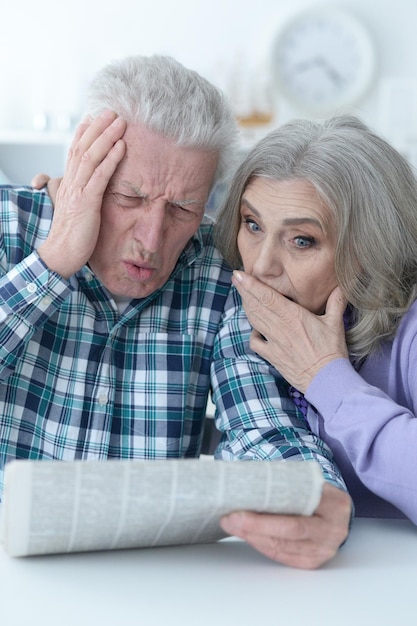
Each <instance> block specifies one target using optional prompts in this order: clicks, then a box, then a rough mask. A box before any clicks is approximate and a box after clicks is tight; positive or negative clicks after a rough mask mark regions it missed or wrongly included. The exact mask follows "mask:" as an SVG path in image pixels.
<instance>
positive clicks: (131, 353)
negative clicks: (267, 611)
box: [0, 187, 342, 497]
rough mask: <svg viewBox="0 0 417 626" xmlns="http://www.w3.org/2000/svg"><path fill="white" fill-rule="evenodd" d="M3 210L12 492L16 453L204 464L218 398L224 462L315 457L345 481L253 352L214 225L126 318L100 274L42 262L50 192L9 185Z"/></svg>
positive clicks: (2, 405)
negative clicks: (210, 415)
mask: <svg viewBox="0 0 417 626" xmlns="http://www.w3.org/2000/svg"><path fill="white" fill-rule="evenodd" d="M0 206H1V215H2V219H1V234H0V236H1V242H0V272H1V278H0V497H1V493H2V489H3V486H2V479H3V468H4V464H5V463H7V462H8V461H9V460H11V459H14V458H30V459H42V458H43V459H66V460H71V459H107V458H131V459H133V458H141V459H143V458H145V459H160V458H176V457H195V456H198V455H199V453H200V448H201V443H202V435H203V425H204V419H205V409H206V402H207V397H208V393H209V391H210V389H212V393H213V401H214V402H215V404H216V407H217V411H216V424H217V426H218V428H219V429H220V430H221V431H222V433H223V436H222V440H221V442H220V444H219V447H218V449H217V451H216V456H217V457H218V458H224V459H294V460H302V459H313V458H315V459H317V460H319V461H320V463H321V464H322V467H323V471H324V474H325V476H326V478H327V479H328V480H330V481H332V482H334V483H335V484H338V485H339V486H341V485H342V482H341V479H340V476H339V474H338V471H337V469H336V468H335V467H334V464H333V461H332V457H331V454H330V451H329V450H328V449H327V448H326V446H325V445H324V444H323V443H322V442H321V441H320V440H319V439H318V438H317V437H316V436H315V435H313V434H312V433H311V432H310V431H309V429H308V427H307V425H306V422H305V421H304V419H303V417H302V416H301V414H300V413H299V412H298V409H296V407H295V406H294V404H293V402H292V401H291V399H290V398H289V395H288V387H287V385H286V383H284V381H283V380H282V378H281V377H280V376H278V375H277V372H276V371H275V370H273V368H271V367H270V366H268V364H266V363H265V362H264V361H263V360H261V359H259V358H258V357H257V356H256V355H255V354H254V353H253V352H251V351H250V349H249V345H248V341H249V334H250V327H249V324H248V322H247V320H246V317H245V315H244V314H243V312H242V310H241V307H240V303H239V296H238V294H237V293H236V291H235V289H234V288H233V287H231V281H230V279H231V271H230V268H229V267H228V266H227V265H226V264H225V262H224V261H223V260H222V258H221V257H220V255H219V253H218V252H217V250H216V249H215V247H214V246H213V242H212V224H211V223H210V222H209V221H207V222H206V221H205V222H204V223H203V224H202V226H201V228H200V229H199V231H198V233H197V234H196V235H195V237H193V238H192V240H190V242H189V244H188V245H187V247H186V249H185V250H184V252H183V253H182V255H181V257H180V259H179V260H178V263H177V265H176V267H175V269H174V271H173V272H172V275H171V277H170V279H169V280H168V282H167V283H166V284H165V285H164V286H163V287H162V288H161V289H160V290H158V291H157V292H155V293H154V294H152V295H151V296H149V297H147V298H144V299H141V300H133V301H132V302H131V303H130V304H129V305H128V307H127V309H126V310H125V311H124V312H123V313H122V314H120V313H119V311H118V308H117V305H116V303H115V302H114V300H113V299H112V297H111V296H110V294H109V293H108V292H107V291H106V289H105V288H104V287H103V285H102V284H101V283H100V282H99V281H98V280H97V279H96V278H95V276H94V274H93V273H92V272H91V270H90V269H89V268H88V267H87V266H86V267H84V268H83V269H82V270H80V271H79V272H77V274H76V275H74V276H72V277H71V279H70V280H65V279H63V278H62V277H61V276H59V275H58V274H56V273H54V272H51V271H49V270H48V268H47V267H46V266H45V265H44V263H43V262H42V261H41V260H40V258H39V255H38V254H37V252H36V250H37V248H38V247H39V245H40V244H41V242H42V241H44V239H45V237H46V236H47V233H48V231H49V228H50V223H51V219H52V205H51V202H50V199H49V197H48V195H47V194H46V193H45V192H44V191H33V190H32V189H30V188H28V187H25V188H23V187H21V188H13V187H0Z"/></svg>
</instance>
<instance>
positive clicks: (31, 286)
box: [26, 283, 38, 293]
mask: <svg viewBox="0 0 417 626" xmlns="http://www.w3.org/2000/svg"><path fill="white" fill-rule="evenodd" d="M26 289H27V290H28V292H29V293H35V291H37V289H38V287H37V286H36V283H28V284H27V285H26Z"/></svg>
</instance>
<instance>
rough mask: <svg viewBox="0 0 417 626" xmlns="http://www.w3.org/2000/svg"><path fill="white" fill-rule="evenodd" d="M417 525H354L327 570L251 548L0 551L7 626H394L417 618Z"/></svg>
mask: <svg viewBox="0 0 417 626" xmlns="http://www.w3.org/2000/svg"><path fill="white" fill-rule="evenodd" d="M416 580H417V528H416V527H415V526H414V525H413V524H411V522H407V521H403V520H368V519H357V520H355V522H354V525H353V529H352V531H351V535H350V537H349V540H348V542H347V543H346V544H345V545H344V546H343V547H342V548H341V550H340V552H339V554H338V555H337V556H336V557H335V558H334V559H333V560H332V561H331V562H330V563H328V564H327V565H326V566H325V567H323V568H321V569H319V570H315V571H305V570H296V569H292V568H288V567H285V566H281V565H279V564H277V563H274V562H272V561H270V560H268V559H266V558H265V557H263V556H262V555H261V554H258V553H257V552H255V551H254V550H253V549H252V548H250V547H249V546H248V545H247V544H245V543H243V542H241V541H238V540H234V539H230V540H225V541H221V542H219V543H217V544H209V545H198V546H181V547H168V548H166V547H165V548H151V549H142V550H140V549H139V550H125V551H109V552H96V553H83V554H68V555H63V556H44V557H29V558H20V559H13V558H10V557H8V556H7V555H6V554H5V553H4V551H3V549H2V548H1V546H0V581H1V582H0V619H1V624H2V626H24V625H25V624H28V625H29V624H30V626H38V625H39V626H40V625H42V626H52V625H53V626H56V625H57V624H59V626H67V625H68V626H70V625H71V626H87V625H89V626H96V625H97V626H107V625H110V624H111V625H112V626H124V625H127V624H129V625H130V624H140V625H141V626H142V625H143V626H163V625H164V624H169V625H170V626H177V625H178V626H179V625H181V626H188V625H190V626H191V625H192V626H205V625H206V624H207V625H208V624H210V625H211V624H216V625H219V626H223V625H225V624H227V625H230V626H244V625H246V624H248V625H249V624H250V625H251V626H253V625H254V624H265V626H266V625H267V624H273V625H275V624H277V625H281V624H289V625H291V626H294V625H295V626H319V625H320V626H325V625H326V624H327V623H332V624H335V625H336V626H348V625H349V626H396V625H397V624H412V623H414V622H415V621H416V620H417V616H414V613H416V612H417V611H416V609H415V597H416V591H415V589H416Z"/></svg>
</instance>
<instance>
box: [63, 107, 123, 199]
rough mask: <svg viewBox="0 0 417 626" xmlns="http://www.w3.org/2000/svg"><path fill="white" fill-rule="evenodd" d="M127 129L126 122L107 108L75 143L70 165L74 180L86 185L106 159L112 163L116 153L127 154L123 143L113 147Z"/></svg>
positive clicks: (69, 161)
mask: <svg viewBox="0 0 417 626" xmlns="http://www.w3.org/2000/svg"><path fill="white" fill-rule="evenodd" d="M125 130H126V122H125V121H124V120H123V119H122V118H120V117H117V116H116V114H115V113H112V112H111V111H105V112H104V113H103V114H102V115H100V116H99V117H98V118H96V119H95V120H94V121H93V122H91V123H90V124H89V125H88V128H86V129H85V130H84V132H82V133H81V136H80V137H79V139H78V140H74V142H73V143H72V145H71V148H70V151H69V154H68V160H67V168H66V175H67V176H68V177H69V179H70V180H71V182H72V183H73V184H76V185H77V186H78V187H80V188H84V187H85V186H86V185H87V184H88V183H89V181H90V179H91V178H92V177H93V175H94V174H95V171H96V169H97V168H99V166H100V165H101V163H102V162H104V161H106V159H107V160H108V161H110V163H112V162H113V159H114V158H115V157H116V155H117V157H120V158H121V157H122V156H123V154H124V150H122V149H121V146H120V145H119V146H118V147H117V149H116V150H115V151H114V150H113V148H114V147H115V146H116V144H117V143H118V142H119V140H120V139H121V137H122V136H123V134H124V132H125ZM112 150H113V152H112ZM108 157H109V158H108ZM120 158H119V160H120Z"/></svg>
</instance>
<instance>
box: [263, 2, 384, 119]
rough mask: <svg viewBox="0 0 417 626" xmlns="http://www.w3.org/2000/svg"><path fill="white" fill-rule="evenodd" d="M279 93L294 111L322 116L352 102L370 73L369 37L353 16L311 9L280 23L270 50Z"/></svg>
mask: <svg viewBox="0 0 417 626" xmlns="http://www.w3.org/2000/svg"><path fill="white" fill-rule="evenodd" d="M272 64H273V67H272V72H273V76H274V78H275V81H276V84H277V87H278V90H279V93H280V94H282V95H283V96H284V97H286V98H287V100H288V101H289V102H290V103H292V105H294V106H295V107H296V108H297V109H299V110H301V111H304V112H306V113H311V114H316V115H327V114H330V113H333V112H337V111H338V109H341V108H343V107H346V106H349V105H352V104H354V103H356V102H357V101H358V100H359V99H360V98H361V97H362V96H363V95H364V94H365V93H366V91H367V90H368V89H369V87H370V86H371V84H372V80H373V78H374V75H375V69H376V54H375V48H374V45H373V41H372V38H371V36H370V33H369V32H368V30H367V29H366V28H365V26H364V25H363V24H362V23H361V22H360V21H359V20H358V19H357V18H355V17H354V16H353V15H351V14H350V13H347V12H346V11H343V10H341V9H337V8H333V7H317V8H315V9H311V10H308V11H306V12H304V13H301V14H298V15H297V16H295V17H294V18H293V19H291V20H289V21H288V22H287V23H286V24H284V26H283V28H282V29H281V30H280V32H279V33H278V35H277V36H276V38H275V41H274V43H273V48H272Z"/></svg>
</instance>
